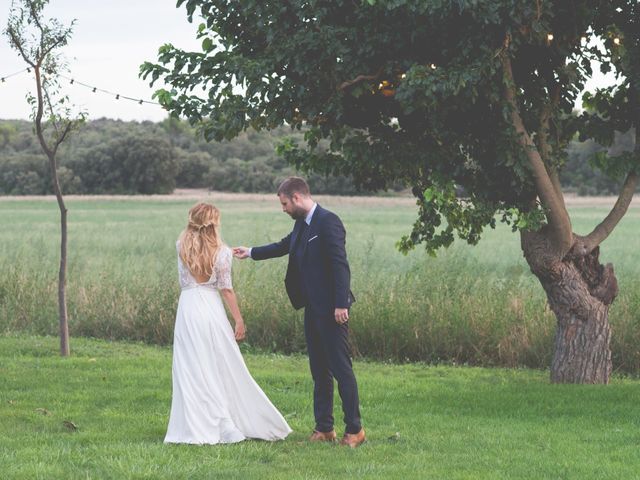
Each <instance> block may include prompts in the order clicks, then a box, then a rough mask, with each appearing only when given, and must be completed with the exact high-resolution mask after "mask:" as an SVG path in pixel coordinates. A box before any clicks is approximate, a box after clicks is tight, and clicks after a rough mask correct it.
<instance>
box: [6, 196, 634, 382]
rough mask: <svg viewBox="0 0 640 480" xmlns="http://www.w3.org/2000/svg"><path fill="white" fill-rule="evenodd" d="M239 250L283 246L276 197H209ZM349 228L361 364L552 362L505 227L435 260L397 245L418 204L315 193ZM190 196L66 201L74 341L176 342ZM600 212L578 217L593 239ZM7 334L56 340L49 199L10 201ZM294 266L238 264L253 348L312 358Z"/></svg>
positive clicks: (616, 323) (628, 241) (614, 316)
mask: <svg viewBox="0 0 640 480" xmlns="http://www.w3.org/2000/svg"><path fill="white" fill-rule="evenodd" d="M203 198H204V199H208V200H210V201H213V202H214V203H215V204H216V205H217V206H218V207H219V208H220V209H221V211H222V215H223V216H222V231H223V236H224V238H225V241H226V242H227V243H228V244H229V245H232V246H234V245H246V246H254V245H259V244H264V243H266V242H270V241H275V240H279V239H280V238H281V237H283V236H285V235H286V234H287V233H288V232H289V231H290V229H291V219H290V218H289V217H288V216H286V215H285V214H283V213H282V212H281V211H280V208H279V205H278V202H277V198H276V197H275V195H267V196H259V195H254V196H242V195H238V196H233V195H215V194H214V195H212V196H206V195H205V196H204V197H203ZM319 200H320V203H321V204H323V205H324V206H325V207H327V208H329V209H332V210H334V211H335V212H336V213H338V214H339V215H340V216H341V218H342V219H343V221H344V223H345V226H346V228H347V232H348V233H347V251H348V256H349V260H350V263H351V271H352V289H353V291H354V294H355V296H356V299H357V302H356V304H355V306H354V308H353V310H352V314H351V322H350V324H351V330H352V342H353V346H354V352H355V353H356V356H357V357H359V358H367V359H377V360H382V361H392V362H400V363H402V362H407V361H422V362H426V363H430V364H450V365H460V364H467V365H484V366H506V367H516V366H527V367H533V368H546V367H547V366H548V365H549V363H550V358H551V351H552V346H553V335H554V332H555V317H554V316H553V314H552V313H551V312H550V311H549V309H548V307H547V306H546V299H545V295H544V292H543V291H542V288H541V287H540V285H539V283H538V281H537V279H536V278H535V277H534V276H533V275H532V274H531V273H530V271H529V268H528V266H527V265H526V263H525V261H524V259H523V257H522V253H521V251H520V245H519V236H518V235H517V234H513V233H512V232H511V230H510V228H509V227H507V226H504V225H500V226H499V227H498V228H497V229H496V230H488V231H487V232H486V233H485V235H484V238H483V239H482V240H481V242H480V244H479V245H478V246H476V247H471V246H468V245H466V244H464V243H463V242H461V241H456V242H455V243H454V245H453V246H452V247H450V248H449V249H447V250H443V251H441V252H440V253H439V255H438V256H437V257H436V258H432V257H429V256H428V255H427V254H426V253H425V252H424V251H423V250H421V249H420V248H418V249H417V250H416V251H413V252H411V253H410V254H409V255H407V256H404V255H402V254H400V253H398V251H397V250H396V248H395V243H396V242H397V240H398V239H399V238H400V237H401V236H402V235H403V234H406V233H408V232H409V231H410V227H411V225H412V223H413V221H414V220H415V212H416V208H415V206H414V205H413V204H412V201H411V200H410V199H394V198H346V197H326V198H322V197H320V198H319ZM193 203H194V199H192V198H181V197H147V198H135V197H128V198H127V197H119V198H70V199H69V200H68V206H69V222H70V223H69V272H68V296H69V314H70V330H71V336H72V342H71V348H72V351H73V348H74V340H73V337H81V336H82V337H97V338H104V339H109V340H116V339H124V340H135V341H143V342H146V343H149V344H158V345H169V344H170V343H171V340H172V332H173V321H174V314H175V306H176V303H177V298H178V295H179V287H178V284H177V273H176V253H175V239H176V237H177V236H178V234H179V233H180V231H181V229H182V228H183V227H184V225H185V224H186V213H187V210H188V208H189V207H190V206H191V205H193ZM607 211H608V208H607V207H606V206H604V205H599V206H593V205H589V206H574V207H572V208H571V213H572V218H573V221H574V230H575V231H576V232H578V233H586V232H587V231H589V230H590V229H591V228H592V227H593V226H594V225H595V224H596V223H597V222H598V221H599V220H600V219H601V218H603V217H604V216H605V215H606V213H607ZM0 225H2V228H1V229H0V332H3V333H5V334H6V333H13V332H22V333H25V334H37V335H52V334H53V335H55V334H56V332H57V304H56V301H57V300H56V288H57V285H56V282H57V268H58V248H59V246H58V245H59V243H58V242H59V233H58V232H59V226H58V210H57V205H56V204H55V202H54V201H52V200H51V199H39V198H26V199H16V198H5V199H1V200H0ZM639 231H640V208H639V207H638V206H637V205H636V206H633V207H632V208H631V209H630V211H629V212H628V214H627V216H626V217H625V219H624V220H623V221H622V223H621V224H620V225H619V227H618V228H617V230H616V231H615V232H614V233H613V235H612V236H611V237H610V238H609V239H608V240H607V241H606V242H605V243H604V244H603V246H602V251H601V260H602V261H603V262H612V263H613V264H614V266H615V269H616V274H617V278H618V282H619V285H620V295H619V296H618V298H617V299H616V301H615V303H614V304H613V306H612V308H611V311H610V320H611V324H612V329H613V337H612V344H611V345H612V351H613V359H614V370H615V372H625V373H629V374H637V373H638V372H640V348H639V347H638V345H640V328H639V326H640V313H639V312H640V289H638V288H637V285H638V281H639V280H640V263H639V262H638V261H637V260H636V257H637V255H638V253H637V252H638V251H640V236H638V232H639ZM285 268H286V258H282V259H275V260H270V261H265V262H254V261H251V260H245V261H242V262H241V261H235V262H234V287H235V289H236V292H237V293H238V296H239V299H240V303H241V309H242V311H243V314H244V317H245V320H246V323H247V327H248V340H247V346H246V347H245V348H248V349H249V350H251V351H260V352H279V353H286V354H290V353H298V352H304V336H303V328H302V313H301V312H296V311H294V310H293V309H292V308H291V306H290V305H289V302H288V299H287V296H286V293H285V290H284V286H283V278H284V272H285Z"/></svg>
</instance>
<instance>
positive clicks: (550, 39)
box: [547, 33, 553, 42]
mask: <svg viewBox="0 0 640 480" xmlns="http://www.w3.org/2000/svg"><path fill="white" fill-rule="evenodd" d="M547 41H548V42H552V41H553V33H547Z"/></svg>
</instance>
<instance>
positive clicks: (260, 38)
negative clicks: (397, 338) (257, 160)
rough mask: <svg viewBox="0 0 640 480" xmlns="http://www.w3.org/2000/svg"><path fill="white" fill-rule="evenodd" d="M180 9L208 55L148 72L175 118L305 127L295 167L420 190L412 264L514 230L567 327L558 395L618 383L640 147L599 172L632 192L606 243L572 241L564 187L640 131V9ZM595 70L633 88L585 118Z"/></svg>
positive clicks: (594, 237)
mask: <svg viewBox="0 0 640 480" xmlns="http://www.w3.org/2000/svg"><path fill="white" fill-rule="evenodd" d="M183 3H186V6H187V11H188V13H189V18H190V20H192V19H193V15H194V14H195V13H197V14H198V15H199V16H200V17H201V18H202V19H203V23H201V24H200V27H199V30H198V31H199V36H200V38H201V39H202V51H201V52H185V51H181V50H179V49H176V48H175V47H173V46H172V45H164V46H163V47H161V48H160V51H159V58H158V63H156V64H153V63H145V64H144V65H143V66H142V69H141V72H142V74H143V75H144V76H145V77H150V78H151V80H152V83H153V82H155V81H157V80H158V79H163V80H164V81H165V82H166V83H167V84H169V85H171V87H172V88H171V89H170V90H167V89H160V90H158V92H157V93H156V95H157V98H159V99H160V101H161V102H162V103H163V104H164V105H165V106H166V107H167V108H168V109H169V110H170V111H171V112H172V113H173V114H175V115H184V116H186V117H188V118H189V120H190V121H191V122H192V123H193V124H198V125H200V126H201V127H202V129H203V131H204V133H205V135H206V136H207V137H208V138H209V139H216V140H220V139H223V138H231V137H234V136H235V135H237V134H238V133H239V132H241V131H243V130H245V129H246V128H248V127H250V126H251V127H254V128H258V129H260V128H266V129H271V128H275V127H277V126H279V125H282V124H283V123H286V124H289V125H291V126H292V127H293V128H301V127H303V126H305V127H306V128H307V129H308V130H307V131H306V135H305V139H306V145H296V144H294V143H290V144H288V145H284V146H283V147H282V151H283V153H284V154H285V155H287V156H288V158H289V159H290V160H291V161H292V162H294V163H295V164H296V165H298V166H300V167H303V168H306V169H308V170H309V171H320V172H326V173H333V174H351V175H353V177H354V179H355V181H356V182H357V183H358V185H360V186H361V187H362V188H367V189H380V188H386V187H388V186H389V185H390V182H393V181H397V180H402V181H404V182H406V183H407V184H408V185H411V186H412V187H413V192H414V194H415V195H416V197H417V199H418V200H417V203H418V206H419V213H418V214H419V216H418V220H417V221H416V223H415V224H414V227H413V230H412V232H411V234H410V235H408V236H407V237H405V238H403V239H402V240H401V241H400V242H399V246H400V248H401V250H404V251H406V250H409V249H411V248H413V247H414V246H415V245H417V244H419V243H423V244H424V245H426V248H427V250H428V251H429V252H431V253H433V252H435V251H436V250H437V249H438V248H439V247H442V246H447V245H449V244H451V242H452V241H453V240H454V237H455V235H456V234H457V236H458V237H460V238H461V239H464V240H466V241H467V242H469V243H472V244H475V243H477V242H478V241H479V239H480V236H481V234H482V231H483V229H484V228H486V227H487V226H490V227H494V226H495V222H496V219H498V220H500V219H501V220H502V221H505V222H507V223H510V224H511V225H512V226H513V228H514V231H519V232H520V237H521V245H522V250H523V253H524V256H525V258H526V260H527V262H528V263H529V265H530V267H531V271H532V272H533V273H534V274H535V275H536V276H537V277H538V279H539V280H540V282H541V284H542V286H543V288H544V290H545V292H546V293H547V298H548V301H549V305H550V307H551V309H552V310H553V311H554V313H555V314H556V317H557V321H558V328H557V335H556V346H555V355H554V358H553V364H552V366H551V379H552V381H554V382H572V383H606V382H608V380H609V376H610V373H611V354H610V350H609V340H610V327H609V322H608V310H609V306H610V305H611V303H612V302H613V300H614V298H615V296H616V295H617V293H618V289H617V282H616V278H615V276H614V273H613V267H612V266H611V265H610V264H609V265H606V266H602V265H601V264H600V262H599V261H598V256H599V247H600V244H601V243H602V242H603V241H604V240H605V239H606V238H607V236H608V235H609V234H610V233H611V231H612V230H613V228H614V227H615V226H616V224H617V223H618V222H619V221H620V219H621V218H622V217H623V215H624V213H625V211H626V210H627V207H628V206H629V203H630V201H631V197H632V194H633V192H634V191H635V189H636V185H637V183H638V177H637V173H638V170H639V165H640V161H639V160H638V157H639V151H638V141H637V140H638V138H637V136H636V147H635V151H634V152H627V153H625V154H624V155H622V156H621V157H619V158H606V157H604V156H602V155H601V156H600V157H599V160H598V162H597V163H598V165H599V166H600V167H601V168H603V169H605V170H607V171H608V172H610V173H612V174H616V175H626V180H625V182H624V187H623V188H622V191H621V193H620V197H619V199H618V201H617V202H616V204H615V206H614V207H613V209H612V211H611V213H610V214H609V215H608V216H607V217H606V218H605V219H603V221H602V223H600V224H599V225H597V226H595V228H594V230H593V231H592V232H587V233H586V234H583V235H581V234H578V233H574V232H573V229H572V224H571V217H570V215H569V213H568V211H567V208H566V206H565V202H564V197H563V193H562V189H561V186H560V182H559V171H560V170H561V168H562V165H563V162H564V159H565V147H566V145H567V143H568V142H569V140H570V139H572V138H573V137H574V136H575V135H576V134H577V133H578V132H579V133H580V135H582V136H583V138H596V139H598V140H600V141H604V142H605V143H606V142H607V141H609V140H610V139H612V137H613V134H612V132H613V131H614V130H621V131H624V130H628V129H629V128H631V127H636V132H638V130H639V129H638V128H637V127H638V126H639V125H640V117H639V116H638V104H639V100H638V91H639V90H638V76H637V74H638V72H637V68H638V60H637V51H638V4H637V2H636V1H635V0H624V1H623V0H620V1H618V0H615V1H611V0H584V1H579V0H568V1H566V0H562V1H560V0H556V1H550V0H457V1H453V0H432V1H425V0H387V1H382V0H366V1H353V0H336V1H333V2H320V1H308V0H307V1H302V0H291V1H288V2H263V1H260V0H245V1H241V2H234V1H223V0H179V1H178V4H179V5H181V4H183ZM633 52H635V53H633ZM592 60H599V61H600V62H601V63H602V65H603V67H602V68H603V69H605V70H606V69H612V68H615V69H616V70H617V72H618V73H619V74H620V79H621V82H620V85H618V86H617V87H616V88H614V89H611V90H609V91H606V92H599V93H598V94H597V95H595V96H592V97H589V98H587V100H588V107H589V112H590V113H589V114H585V115H584V116H581V115H578V114H577V113H576V112H575V111H574V105H575V102H576V100H577V97H578V95H580V92H582V91H583V89H584V85H585V82H586V80H587V79H589V78H590V77H591V76H592V73H593V72H592V70H591V69H592V66H591V65H592V63H591V62H592ZM196 87H198V88H197V89H196ZM201 90H202V91H204V94H201ZM459 187H462V189H463V191H464V192H465V193H464V195H463V196H460V195H459V194H457V193H459V191H460V188H459Z"/></svg>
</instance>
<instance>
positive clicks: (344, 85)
mask: <svg viewBox="0 0 640 480" xmlns="http://www.w3.org/2000/svg"><path fill="white" fill-rule="evenodd" d="M382 70H383V68H382V67H380V70H378V72H377V73H376V74H375V75H358V76H357V77H356V78H354V79H353V80H347V81H344V82H342V83H341V84H340V86H339V87H338V91H342V90H346V89H347V88H349V87H351V86H353V85H355V84H357V83H360V82H364V81H366V80H377V79H378V78H379V77H380V75H382Z"/></svg>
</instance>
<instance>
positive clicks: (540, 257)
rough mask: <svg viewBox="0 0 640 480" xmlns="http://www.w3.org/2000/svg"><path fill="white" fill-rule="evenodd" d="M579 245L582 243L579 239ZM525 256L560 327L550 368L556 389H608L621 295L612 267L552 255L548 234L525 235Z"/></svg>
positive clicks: (594, 257)
mask: <svg viewBox="0 0 640 480" xmlns="http://www.w3.org/2000/svg"><path fill="white" fill-rule="evenodd" d="M574 237H575V238H576V240H577V241H579V240H580V237H578V236H577V235H574ZM521 245H522V251H523V253H524V256H525V258H526V259H527V263H528V264H529V266H530V267H531V271H532V272H533V274H534V275H536V277H538V279H539V280H540V283H541V284H542V287H543V288H544V290H545V292H546V294H547V299H548V301H549V306H550V308H551V310H552V311H553V312H554V314H555V315H556V318H557V321H558V324H557V330H556V338H555V351H554V354H553V361H552V363H551V381H552V382H554V383H604V384H606V383H608V382H609V376H610V375H611V350H610V349H609V340H610V337H611V329H610V327H609V305H611V303H612V302H613V300H614V298H615V297H616V295H617V294H618V284H617V281H616V278H615V275H614V273H613V266H612V265H611V264H607V265H606V266H603V265H601V264H600V262H599V261H598V254H599V249H598V248H596V249H594V250H593V251H592V252H591V253H589V254H588V255H583V256H580V255H574V254H573V253H571V252H570V253H569V254H568V255H566V256H565V258H558V257H557V256H555V255H554V254H553V249H552V248H551V238H550V236H549V233H548V232H547V231H546V230H545V229H542V230H541V231H539V232H522V233H521Z"/></svg>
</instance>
